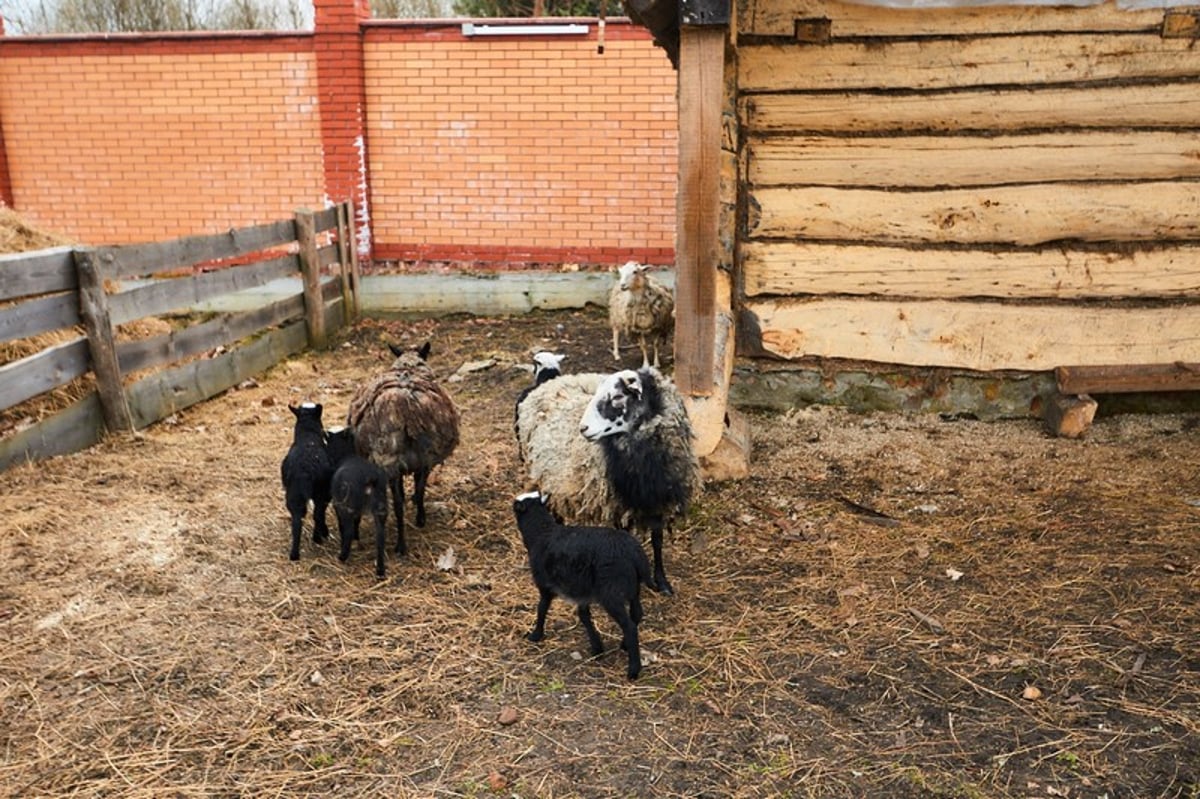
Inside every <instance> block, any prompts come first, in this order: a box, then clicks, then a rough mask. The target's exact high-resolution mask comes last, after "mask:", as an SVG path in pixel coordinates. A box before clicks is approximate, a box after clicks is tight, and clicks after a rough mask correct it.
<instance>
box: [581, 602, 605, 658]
mask: <svg viewBox="0 0 1200 799" xmlns="http://www.w3.org/2000/svg"><path fill="white" fill-rule="evenodd" d="M579 622H580V623H581V624H582V625H583V629H585V630H587V637H588V644H589V645H590V646H591V647H592V654H593V655H599V654H601V653H603V652H604V642H603V641H601V640H600V633H599V632H598V631H597V630H596V625H595V623H594V622H593V621H592V609H591V607H590V606H589V605H580V606H579Z"/></svg>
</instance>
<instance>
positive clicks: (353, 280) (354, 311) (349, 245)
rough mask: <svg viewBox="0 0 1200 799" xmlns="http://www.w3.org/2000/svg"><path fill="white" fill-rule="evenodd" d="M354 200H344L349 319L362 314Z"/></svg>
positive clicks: (360, 276) (360, 274) (360, 273)
mask: <svg viewBox="0 0 1200 799" xmlns="http://www.w3.org/2000/svg"><path fill="white" fill-rule="evenodd" d="M355 218H356V217H355V216H354V202H353V201H352V200H347V201H346V250H347V254H348V255H349V261H348V263H349V264H350V285H351V287H352V288H353V291H354V303H353V305H352V306H351V307H350V310H349V314H350V318H351V320H354V319H357V318H358V317H360V316H361V315H362V272H361V270H360V268H359V263H358V235H357V229H356V227H355V224H354V220H355Z"/></svg>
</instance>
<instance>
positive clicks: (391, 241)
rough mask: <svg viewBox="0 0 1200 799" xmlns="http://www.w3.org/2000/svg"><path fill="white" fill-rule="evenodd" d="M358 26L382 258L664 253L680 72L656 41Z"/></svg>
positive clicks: (531, 258) (597, 257) (613, 257)
mask: <svg viewBox="0 0 1200 799" xmlns="http://www.w3.org/2000/svg"><path fill="white" fill-rule="evenodd" d="M591 22H592V24H591V30H590V33H589V35H587V36H554V37H550V36H541V37H514V36H498V37H488V38H484V37H474V38H468V37H464V36H462V35H461V32H460V31H461V26H460V25H454V26H441V27H437V26H427V27H424V28H421V27H417V26H408V27H386V28H377V27H368V28H367V33H368V35H367V39H366V45H365V47H364V61H365V63H366V95H367V147H368V161H369V164H370V173H371V186H370V188H371V206H372V216H373V218H374V221H373V225H374V230H373V232H374V237H375V256H376V258H400V259H434V260H440V259H448V260H457V259H471V258H473V257H474V258H478V259H481V260H502V261H508V262H537V261H543V260H554V259H560V260H575V261H583V262H600V263H604V262H616V261H617V260H618V259H620V260H624V259H626V258H629V257H639V258H641V259H643V260H646V261H651V262H657V263H669V262H671V260H672V259H673V251H674V250H673V248H674V230H675V188H676V138H677V135H676V105H675V73H674V72H673V70H672V69H671V64H670V62H669V61H668V59H667V57H666V55H665V54H664V53H663V52H662V51H661V50H657V49H656V48H655V47H654V46H653V44H652V43H651V41H650V37H649V35H648V34H646V33H645V32H644V31H643V30H641V29H640V28H635V27H633V26H632V25H629V24H612V23H610V24H609V25H608V26H607V30H606V34H605V47H604V53H603V54H602V55H601V54H599V53H598V52H597V50H598V48H597V35H596V25H595V21H594V20H592V21H591Z"/></svg>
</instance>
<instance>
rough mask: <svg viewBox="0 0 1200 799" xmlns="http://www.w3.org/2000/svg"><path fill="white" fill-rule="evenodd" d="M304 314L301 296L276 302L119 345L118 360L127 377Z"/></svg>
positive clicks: (223, 344) (205, 350)
mask: <svg viewBox="0 0 1200 799" xmlns="http://www.w3.org/2000/svg"><path fill="white" fill-rule="evenodd" d="M303 315H304V298H303V296H302V295H300V294H296V295H295V296H293V297H289V298H287V299H284V300H279V301H277V302H272V303H270V304H269V305H264V306H263V307H261V308H258V309H255V310H253V311H245V312H241V313H223V314H220V315H219V316H217V317H216V318H214V319H210V320H208V321H206V322H201V323H199V324H195V325H189V326H188V327H185V328H182V329H180V330H173V331H171V332H170V333H165V334H163V335H161V336H155V337H154V338H148V339H142V340H140V341H123V342H120V343H118V344H117V358H118V360H119V361H120V364H121V372H122V373H123V374H132V373H133V372H138V371H141V370H142V369H149V368H152V367H155V366H160V365H162V364H167V363H173V362H176V361H180V360H183V359H185V358H190V357H192V356H194V355H199V354H200V353H203V352H208V351H209V350H212V349H215V348H216V347H221V346H228V345H230V344H233V343H235V342H237V341H239V340H241V339H242V338H245V337H246V336H249V335H252V334H254V333H257V332H258V331H260V330H262V329H264V328H267V327H273V326H275V325H278V324H281V323H283V322H286V321H287V320H289V319H297V318H300V317H302V316H303Z"/></svg>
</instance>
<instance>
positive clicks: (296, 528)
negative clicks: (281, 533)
mask: <svg viewBox="0 0 1200 799" xmlns="http://www.w3.org/2000/svg"><path fill="white" fill-rule="evenodd" d="M303 521H304V514H303V513H296V512H294V511H293V512H292V548H291V550H290V551H289V552H288V560H300V525H301V523H302V522H303Z"/></svg>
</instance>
